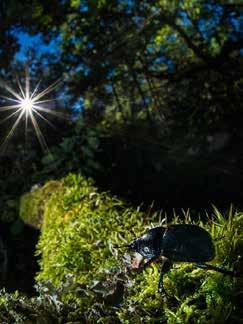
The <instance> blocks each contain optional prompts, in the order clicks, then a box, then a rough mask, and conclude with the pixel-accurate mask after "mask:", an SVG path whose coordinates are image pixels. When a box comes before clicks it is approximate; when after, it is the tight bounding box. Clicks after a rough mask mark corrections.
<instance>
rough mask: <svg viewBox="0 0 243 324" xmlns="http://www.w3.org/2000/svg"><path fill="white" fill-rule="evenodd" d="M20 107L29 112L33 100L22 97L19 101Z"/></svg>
mask: <svg viewBox="0 0 243 324" xmlns="http://www.w3.org/2000/svg"><path fill="white" fill-rule="evenodd" d="M20 105H21V109H23V110H25V111H26V112H27V113H31V111H32V108H33V106H34V101H33V100H31V99H30V98H24V99H22V100H21V102H20Z"/></svg>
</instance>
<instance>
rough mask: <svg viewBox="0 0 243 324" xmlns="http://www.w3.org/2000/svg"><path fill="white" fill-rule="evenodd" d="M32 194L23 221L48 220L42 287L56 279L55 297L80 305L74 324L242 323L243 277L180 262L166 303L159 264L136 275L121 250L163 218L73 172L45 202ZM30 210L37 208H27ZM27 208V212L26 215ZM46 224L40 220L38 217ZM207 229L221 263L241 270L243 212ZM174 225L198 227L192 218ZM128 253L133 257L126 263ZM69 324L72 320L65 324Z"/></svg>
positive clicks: (212, 221) (72, 315) (216, 218)
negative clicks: (102, 190)
mask: <svg viewBox="0 0 243 324" xmlns="http://www.w3.org/2000/svg"><path fill="white" fill-rule="evenodd" d="M44 188H48V184H46V186H44V187H43V188H42V189H41V188H40V189H38V190H39V192H35V191H34V192H32V193H30V194H29V195H28V196H25V198H24V199H23V200H22V203H23V206H24V207H23V206H22V213H21V215H22V218H23V219H25V216H24V215H28V218H27V219H28V222H29V223H30V221H29V220H34V223H33V225H36V224H40V220H42V219H43V222H42V229H41V236H40V240H39V244H38V248H37V251H38V254H39V255H40V256H41V261H40V266H41V271H40V273H39V274H38V276H37V280H38V281H39V282H42V281H49V282H51V284H52V285H54V286H55V287H58V288H56V289H57V291H58V293H55V296H56V297H55V298H56V299H57V298H58V300H60V302H61V303H66V304H68V305H69V306H73V311H72V312H71V311H70V312H69V315H68V318H67V319H66V320H69V321H71V320H72V321H76V322H77V323H86V322H88V323H94V322H97V323H164V322H168V323H224V322H227V321H228V322H229V321H233V323H237V321H238V320H239V318H240V314H238V312H239V309H240V304H239V303H238V301H239V300H240V296H241V297H242V289H241V288H240V284H241V279H240V278H239V279H233V278H231V277H227V276H225V275H223V274H220V273H215V272H212V271H204V270H200V269H197V268H195V266H193V265H191V264H186V263H184V264H177V265H176V266H175V267H174V269H172V270H171V271H170V272H169V273H168V275H166V276H165V280H164V285H165V288H166V290H167V292H168V297H167V298H166V299H163V298H161V296H160V295H159V294H158V293H157V284H158V279H159V265H157V264H155V265H152V266H151V267H150V268H149V269H147V270H146V271H144V273H140V274H138V273H128V272H127V271H126V270H125V265H124V263H125V262H129V256H128V255H126V254H125V252H126V251H124V250H120V249H118V250H117V249H115V248H114V245H115V244H124V242H129V241H131V240H132V239H133V238H134V234H133V233H135V234H136V236H140V235H141V234H142V233H143V232H144V231H145V230H146V229H147V228H149V227H152V226H153V225H157V224H158V223H159V220H160V219H161V215H159V214H151V213H142V212H141V211H140V210H139V209H137V210H135V209H133V208H129V207H127V205H126V204H125V203H124V202H122V201H120V200H118V199H117V198H115V197H112V196H111V195H109V194H107V193H100V192H99V191H98V190H97V188H95V187H94V185H93V183H92V181H91V180H87V179H84V178H82V177H80V176H76V175H72V174H71V175H68V176H67V177H66V178H65V179H63V180H62V181H60V182H59V183H58V185H56V186H55V189H54V190H53V188H52V186H50V192H49V194H48V193H47V192H46V191H45V193H46V194H45V195H43V202H41V198H42V197H41V195H40V196H39V197H40V199H36V198H35V197H36V195H37V194H39V193H40V192H41V191H40V190H43V189H44ZM27 206H29V209H28V208H27ZM23 210H24V212H23ZM37 219H38V222H36V220H37ZM208 219H209V221H208V223H207V224H202V223H200V225H201V226H203V227H204V228H205V229H207V230H208V231H209V232H210V233H211V235H212V236H213V239H214V240H215V244H216V248H217V257H216V258H215V260H214V263H215V264H222V263H223V264H224V266H225V267H226V268H232V267H235V268H237V267H240V265H239V263H240V261H238V263H237V262H236V261H237V258H238V256H239V255H241V254H242V248H243V234H242V225H243V214H242V213H238V212H233V211H232V210H230V211H229V214H228V215H227V217H226V218H224V217H223V216H222V215H221V214H220V213H219V212H218V211H217V210H216V209H215V215H209V218H208ZM173 222H175V223H178V222H191V220H190V217H189V215H182V216H181V219H180V218H179V217H175V218H174V220H173ZM124 255H125V258H124ZM63 323H65V321H64V322H63Z"/></svg>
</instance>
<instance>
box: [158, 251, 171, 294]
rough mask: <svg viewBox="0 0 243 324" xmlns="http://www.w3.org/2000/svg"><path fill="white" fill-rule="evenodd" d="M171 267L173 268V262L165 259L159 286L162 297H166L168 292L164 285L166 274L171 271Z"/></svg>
mask: <svg viewBox="0 0 243 324" xmlns="http://www.w3.org/2000/svg"><path fill="white" fill-rule="evenodd" d="M171 267H172V262H171V261H170V260H169V259H167V258H165V257H164V258H163V262H162V265H161V269H160V275H159V285H158V292H159V293H160V294H161V295H166V291H165V289H164V285H163V276H164V274H165V273H167V272H168V271H170V269H171Z"/></svg>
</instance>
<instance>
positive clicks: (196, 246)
mask: <svg viewBox="0 0 243 324" xmlns="http://www.w3.org/2000/svg"><path fill="white" fill-rule="evenodd" d="M125 246H126V247H128V248H129V249H130V250H132V251H134V252H137V253H139V254H140V255H142V256H143V257H144V258H146V259H147V260H146V262H145V263H144V264H143V265H142V266H139V270H144V269H145V268H146V267H147V266H149V265H150V264H151V262H153V261H156V260H157V259H159V258H160V257H163V262H162V266H161V271H160V278H159V286H158V291H159V292H160V293H161V294H162V293H165V291H164V288H163V275H164V274H165V273H166V272H168V271H169V270H170V268H171V267H172V264H173V262H193V263H195V264H196V266H197V267H199V268H202V269H206V270H215V271H219V272H221V273H224V274H228V275H232V276H234V275H235V273H234V272H233V271H229V270H226V269H224V268H222V267H216V266H213V265H210V264H206V263H204V262H206V261H211V260H212V259H213V258H214V257H215V248H214V244H213V242H212V238H211V236H210V234H209V233H208V232H207V231H206V230H204V229H203V228H201V227H200V226H197V225H192V224H176V225H170V226H167V227H162V226H159V227H154V228H152V229H150V230H148V231H147V232H146V233H145V234H144V235H143V236H141V237H139V238H137V239H135V240H134V241H132V242H131V243H130V244H128V245H125Z"/></svg>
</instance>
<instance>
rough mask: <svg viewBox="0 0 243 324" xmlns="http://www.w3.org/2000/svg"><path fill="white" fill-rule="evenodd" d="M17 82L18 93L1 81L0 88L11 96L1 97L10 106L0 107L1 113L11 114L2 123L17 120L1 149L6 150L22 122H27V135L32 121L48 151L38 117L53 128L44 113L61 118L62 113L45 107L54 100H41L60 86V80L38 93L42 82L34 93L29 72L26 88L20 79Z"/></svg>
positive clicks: (43, 147) (44, 148)
mask: <svg viewBox="0 0 243 324" xmlns="http://www.w3.org/2000/svg"><path fill="white" fill-rule="evenodd" d="M16 80H17V85H18V91H15V90H14V89H13V88H12V87H10V86H9V85H8V84H7V83H6V82H5V81H4V80H2V79H0V87H1V88H3V89H5V91H7V92H8V94H9V96H1V98H3V99H5V101H7V102H9V104H8V105H6V106H2V107H0V112H1V111H10V114H9V115H8V116H7V117H6V118H4V119H3V120H1V121H0V123H3V122H4V121H6V120H8V119H10V118H14V117H15V118H16V119H15V121H14V123H13V125H12V127H11V129H10V131H9V133H8V134H7V136H6V137H5V139H4V140H3V141H2V144H1V146H0V147H1V149H3V150H4V149H6V146H7V144H8V142H9V140H10V138H11V137H12V136H13V134H14V132H15V130H16V128H17V127H18V126H19V124H20V123H21V121H22V120H25V132H26V134H27V127H28V121H29V120H30V122H31V124H32V126H33V128H34V130H35V133H36V136H37V138H38V140H39V143H40V145H41V147H42V149H43V150H45V151H46V150H47V151H48V146H47V143H46V141H45V138H44V136H43V134H42V132H41V129H40V126H39V124H38V119H37V118H36V117H39V118H41V119H42V120H44V121H45V122H46V123H48V124H49V125H51V126H53V125H52V124H51V122H50V121H49V120H48V119H47V118H46V117H44V116H43V112H44V113H47V114H51V115H55V116H58V117H61V114H60V113H58V112H56V111H53V109H50V108H48V107H46V106H43V105H44V104H46V103H48V102H50V101H53V100H54V99H48V100H41V99H42V98H44V97H45V96H46V95H48V94H49V93H50V92H52V91H53V90H54V89H55V88H56V87H57V86H58V84H59V83H60V80H57V81H55V82H54V83H52V84H51V85H50V86H48V87H47V88H46V89H44V90H42V91H38V89H39V86H40V81H39V82H38V83H37V85H36V87H35V88H34V90H33V91H32V92H31V90H30V77H29V74H28V73H27V72H26V77H25V86H24V87H23V86H22V85H21V82H20V80H19V79H18V77H17V78H16ZM53 127H54V126H53Z"/></svg>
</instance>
